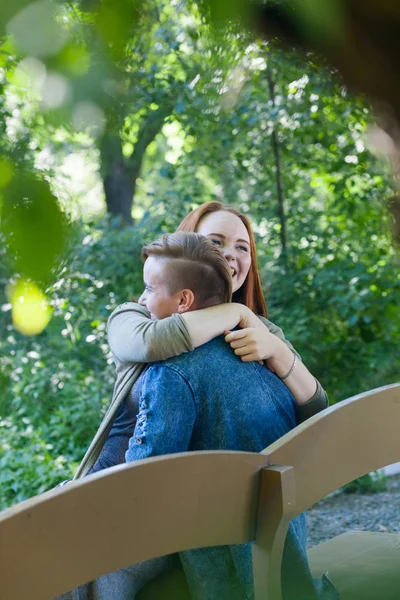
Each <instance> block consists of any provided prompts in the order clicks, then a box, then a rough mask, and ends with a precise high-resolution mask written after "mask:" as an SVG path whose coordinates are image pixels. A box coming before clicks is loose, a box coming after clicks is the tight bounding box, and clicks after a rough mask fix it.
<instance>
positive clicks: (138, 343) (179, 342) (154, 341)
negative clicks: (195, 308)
mask: <svg viewBox="0 0 400 600" xmlns="http://www.w3.org/2000/svg"><path fill="white" fill-rule="evenodd" d="M107 331H108V342H109V344H110V348H111V352H112V353H113V355H114V356H115V357H116V358H117V359H118V360H119V361H120V362H121V363H149V362H156V361H159V360H167V359H168V358H171V357H172V356H179V354H183V352H190V351H191V350H193V346H192V342H191V340H190V337H189V333H188V331H187V328H186V325H185V322H184V320H183V319H182V317H181V315H179V314H174V315H172V316H171V317H167V318H166V319H160V320H159V321H154V320H152V319H151V318H150V313H149V312H148V311H147V309H146V308H144V307H143V306H140V304H136V303H135V302H125V303H124V304H121V305H120V306H118V307H117V308H116V309H115V310H114V312H113V313H112V314H111V316H110V318H109V319H108V326H107Z"/></svg>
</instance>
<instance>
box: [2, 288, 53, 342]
mask: <svg viewBox="0 0 400 600" xmlns="http://www.w3.org/2000/svg"><path fill="white" fill-rule="evenodd" d="M10 298H11V304H12V320H13V323H14V326H15V328H16V329H18V331H19V332H20V333H22V334H23V335H38V334H39V333H41V332H42V331H43V329H44V328H45V327H46V325H47V324H48V322H49V321H50V318H51V313H52V309H51V307H50V306H49V304H48V302H47V299H46V296H45V295H44V293H43V292H42V291H41V290H40V288H39V287H38V286H37V285H35V284H34V283H32V282H29V281H26V280H24V279H20V280H19V281H18V282H17V283H16V284H14V285H13V286H12V288H11V290H10Z"/></svg>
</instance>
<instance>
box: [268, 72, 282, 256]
mask: <svg viewBox="0 0 400 600" xmlns="http://www.w3.org/2000/svg"><path fill="white" fill-rule="evenodd" d="M267 80H268V87H269V94H270V98H271V101H272V106H273V107H274V108H275V106H276V105H275V82H274V80H273V79H272V75H271V71H270V68H268V69H267ZM271 143H272V150H273V153H274V159H275V174H276V193H277V199H278V207H277V213H278V219H279V223H280V226H281V230H280V240H281V248H282V256H283V259H284V261H285V263H286V262H287V226H286V213H285V197H284V193H283V181H282V168H281V155H280V147H279V139H278V132H277V128H276V125H274V129H273V131H272V134H271Z"/></svg>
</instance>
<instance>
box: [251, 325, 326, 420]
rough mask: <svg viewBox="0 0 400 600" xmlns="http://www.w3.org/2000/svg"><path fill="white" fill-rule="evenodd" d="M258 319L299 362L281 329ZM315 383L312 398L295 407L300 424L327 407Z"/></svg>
mask: <svg viewBox="0 0 400 600" xmlns="http://www.w3.org/2000/svg"><path fill="white" fill-rule="evenodd" d="M260 319H261V321H262V322H263V323H264V325H265V326H266V327H268V329H269V331H270V332H271V333H273V334H274V335H276V337H278V338H279V339H280V340H282V342H284V343H285V344H286V346H287V347H288V348H290V350H291V351H292V352H294V353H295V354H296V355H297V356H298V357H299V358H300V360H301V357H300V355H299V354H298V352H297V351H296V350H295V349H294V348H293V346H292V344H291V343H290V342H289V341H288V340H287V339H286V338H285V334H284V333H283V331H282V329H281V328H280V327H278V326H277V325H275V324H274V323H272V321H268V319H266V318H265V317H260ZM315 381H316V384H317V389H316V391H315V394H314V396H312V398H310V399H309V400H307V402H305V403H304V404H301V405H297V411H298V415H299V422H300V423H303V421H306V420H307V419H309V418H310V417H312V416H313V415H316V414H317V413H319V412H321V410H324V409H325V408H328V406H329V401H328V395H327V393H326V392H325V390H324V388H323V387H322V385H321V384H320V382H319V381H318V380H317V379H316V380H315Z"/></svg>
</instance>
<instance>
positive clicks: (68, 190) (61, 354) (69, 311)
mask: <svg viewBox="0 0 400 600" xmlns="http://www.w3.org/2000/svg"><path fill="white" fill-rule="evenodd" d="M211 4H212V3H211ZM1 11H2V12H0V36H1V46H0V131H1V135H0V192H1V204H0V210H1V213H0V215H1V229H0V237H1V239H0V308H1V311H0V391H1V394H0V490H1V492H0V508H4V507H6V506H9V505H11V504H13V503H15V502H18V501H21V500H23V499H25V498H27V497H30V496H32V495H34V494H37V493H40V492H42V491H44V490H46V489H48V488H50V487H51V486H53V485H55V484H56V483H58V482H59V481H61V480H62V479H65V478H69V477H71V476H72V474H73V473H74V470H75V468H76V466H77V463H78V462H79V460H80V459H81V458H82V456H83V454H84V451H85V450H86V448H87V446H88V444H89V442H90V440H91V438H92V436H93V434H94V433H95V431H96V429H97V426H98V424H99V422H100V419H101V415H102V414H103V413H104V411H105V409H106V408H107V406H108V404H109V402H110V399H111V394H112V385H113V381H114V368H113V363H112V358H111V355H110V350H109V347H108V345H107V335H106V323H107V318H108V316H109V314H110V313H111V312H112V310H113V309H114V308H115V307H116V306H117V305H118V304H119V303H121V302H124V301H127V300H129V299H130V298H131V297H132V296H137V295H138V294H140V292H141V289H142V262H141V258H140V249H141V246H142V245H143V244H144V243H146V242H148V241H150V240H152V239H154V238H155V237H157V236H158V235H159V234H160V233H162V232H166V231H173V230H174V228H175V227H176V226H177V224H178V223H179V222H180V220H181V219H182V218H183V216H184V215H185V214H186V213H187V212H188V211H190V210H191V209H192V208H194V207H196V206H198V205H199V204H201V203H203V202H207V201H209V200H219V201H223V202H227V203H229V204H232V205H233V206H235V207H236V208H238V209H239V210H241V211H243V212H244V213H245V214H246V215H247V216H248V217H249V219H250V220H251V223H252V224H253V227H254V230H255V232H256V236H257V245H258V259H259V265H260V270H261V274H262V282H263V287H264V291H265V293H266V295H267V298H268V307H269V318H270V319H271V320H272V321H273V322H275V323H277V324H278V325H279V326H280V327H282V328H283V330H284V331H285V333H286V335H287V337H288V338H289V339H290V341H292V342H293V344H294V345H295V347H296V349H297V350H298V351H299V352H300V354H301V355H302V357H303V359H304V361H305V362H306V364H307V366H308V367H309V368H310V370H311V371H312V372H313V373H314V374H315V376H316V377H317V378H318V379H319V380H320V381H321V382H322V384H323V385H324V387H325V388H326V389H327V391H328V394H329V397H330V401H331V402H338V401H340V400H342V399H344V398H346V397H349V396H351V395H353V394H357V393H360V392H363V391H365V390H367V389H371V388H374V387H378V386H381V385H384V384H388V383H392V382H394V381H395V380H396V379H398V372H399V366H400V353H399V350H398V348H399V341H400V321H399V319H398V315H399V308H400V294H399V289H400V274H399V264H398V256H397V257H396V251H395V247H394V243H393V240H392V236H391V225H392V217H391V216H390V212H389V210H388V209H389V205H390V203H391V200H392V198H393V188H394V182H393V179H392V177H391V174H390V168H389V166H388V164H387V162H386V161H385V160H384V159H383V158H382V156H381V155H380V153H379V152H380V151H381V150H382V148H384V147H385V144H386V145H387V139H386V138H385V134H384V133H383V131H382V130H381V129H380V128H379V126H378V125H377V123H376V122H375V117H374V114H373V113H372V111H371V109H370V107H369V105H368V103H367V102H366V100H365V99H364V98H361V97H357V96H355V95H353V94H352V93H351V92H350V91H349V90H347V89H346V88H345V87H344V86H343V84H342V82H341V80H340V78H339V77H338V75H337V74H336V73H335V72H333V71H332V69H329V68H328V67H327V66H324V65H323V64H321V62H320V61H319V60H317V58H316V57H315V56H313V55H312V54H303V55H299V54H298V53H294V52H292V51H291V50H290V49H287V50H285V51H284V50H282V49H281V48H279V47H278V46H277V45H275V44H274V42H269V43H267V42H262V41H260V40H259V39H257V38H256V37H255V36H254V34H253V33H251V31H249V30H246V29H244V28H243V27H242V26H238V25H237V24H235V20H233V21H232V22H230V24H229V25H225V26H224V27H220V26H216V25H215V15H214V18H213V16H211V17H210V15H209V12H208V11H207V10H206V9H205V8H204V4H203V3H200V4H197V3H195V2H191V1H189V0H185V1H179V0H168V1H167V0H143V1H142V2H134V1H133V0H130V1H128V0H118V1H115V2H114V1H113V2H111V1H106V0H101V1H97V0H82V1H80V2H62V1H60V2H51V1H50V0H42V1H39V2H29V0H19V2H18V3H16V4H15V5H13V7H9V8H3V7H2V9H1ZM7 11H8V12H7ZM377 148H378V149H379V152H378V151H377ZM23 281H25V284H23V285H24V286H25V292H24V293H26V294H28V296H29V293H31V295H32V294H33V293H36V291H37V290H39V288H40V290H41V292H42V293H44V294H45V295H46V298H47V302H48V303H49V306H51V311H52V314H51V319H50V321H49V323H48V324H47V326H46V327H44V328H42V330H41V331H38V332H36V334H35V335H23V333H22V332H25V333H26V332H30V333H33V332H32V331H30V329H29V323H28V324H27V323H26V322H25V321H24V317H23V316H22V317H19V316H18V311H17V308H18V307H17V306H16V303H15V289H18V285H19V284H18V282H20V283H21V282H23ZM26 282H30V283H28V284H27V283H26ZM21 285H22V284H21ZM33 285H35V286H38V287H37V288H36V287H32V286H33ZM29 286H31V287H29ZM26 290H28V291H26ZM32 290H33V291H32ZM35 290H36V291H35ZM20 293H21V294H22V295H23V293H22V292H20ZM37 293H39V292H37ZM33 320H34V319H33Z"/></svg>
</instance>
